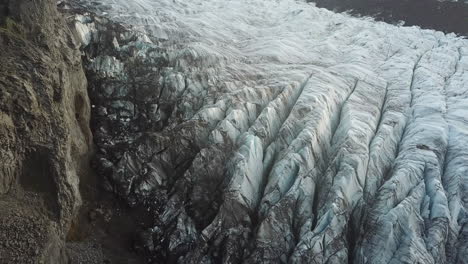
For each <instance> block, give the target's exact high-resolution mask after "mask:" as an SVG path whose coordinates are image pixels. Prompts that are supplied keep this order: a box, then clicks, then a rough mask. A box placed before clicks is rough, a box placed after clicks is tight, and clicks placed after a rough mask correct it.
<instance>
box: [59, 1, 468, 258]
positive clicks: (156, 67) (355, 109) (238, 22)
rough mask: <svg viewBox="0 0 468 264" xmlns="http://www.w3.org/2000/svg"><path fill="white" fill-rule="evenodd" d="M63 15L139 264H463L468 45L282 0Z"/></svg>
mask: <svg viewBox="0 0 468 264" xmlns="http://www.w3.org/2000/svg"><path fill="white" fill-rule="evenodd" d="M77 6H78V7H80V8H78V9H77ZM64 8H65V9H67V8H68V10H69V12H72V13H73V12H76V10H81V11H80V15H78V16H75V17H74V18H73V19H74V23H75V28H76V31H77V32H79V35H80V36H81V37H80V38H81V42H82V48H83V50H84V52H85V54H86V55H85V56H86V58H85V68H86V71H87V75H88V77H89V82H90V96H91V100H92V104H93V105H94V108H93V121H92V130H93V131H94V135H95V139H96V144H97V151H98V155H97V158H96V160H95V161H96V167H97V170H98V172H99V174H100V175H101V176H103V177H105V178H106V179H107V181H108V184H107V188H108V189H110V190H113V191H114V192H115V193H117V194H119V195H120V197H122V198H123V199H125V200H126V201H127V203H128V204H129V205H130V206H143V207H145V208H147V211H148V212H149V213H150V215H151V221H150V223H147V224H146V225H143V226H139V227H138V228H135V229H136V230H137V229H138V230H139V231H138V232H139V234H140V242H139V243H140V245H139V247H140V248H142V249H143V252H142V253H145V254H147V255H148V261H150V262H154V263H160V262H169V263H172V262H178V263H286V262H288V263H309V262H312V263H347V262H353V263H389V262H390V263H402V262H403V263H465V262H466V261H467V258H466V256H468V241H467V240H468V236H467V234H468V229H467V228H468V225H467V214H466V213H467V212H466V208H467V206H468V204H467V202H468V200H467V199H468V196H467V195H468V192H467V183H468V181H467V180H468V179H467V177H466V175H467V168H468V167H467V166H468V149H467V147H466V146H467V143H468V133H467V131H468V119H467V116H468V108H467V106H468V93H467V91H468V41H467V40H464V39H461V38H457V37H456V36H455V35H453V34H449V35H444V34H443V33H441V32H436V31H432V30H421V29H419V28H417V27H397V26H392V25H388V24H384V23H378V22H374V21H371V20H369V19H355V18H351V17H349V16H348V15H341V14H334V13H332V12H329V11H326V10H323V9H318V8H315V7H314V6H313V5H310V4H306V3H303V2H296V1H291V0H283V1H264V0H250V1H247V0H235V1H215V0H211V1H210V0H209V1H206V0H204V1H201V0H200V1H190V2H181V1H173V0H159V1H149V0H138V1H131V2H129V1H117V0H103V1H100V2H99V3H96V2H91V1H89V2H88V1H78V2H76V1H74V4H72V5H71V6H67V5H65V6H64ZM73 10H75V11H73ZM83 10H86V11H92V12H94V13H95V14H90V13H86V12H83Z"/></svg>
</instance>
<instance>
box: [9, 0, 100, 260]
mask: <svg viewBox="0 0 468 264" xmlns="http://www.w3.org/2000/svg"><path fill="white" fill-rule="evenodd" d="M0 18H1V19H0V20H1V21H0V23H1V25H0V51H1V52H0V161H1V162H0V263H64V261H65V260H66V257H65V252H64V243H65V242H64V241H65V237H66V235H67V233H68V231H69V229H70V226H71V223H72V220H73V219H74V217H75V216H76V214H77V211H78V208H79V207H80V205H81V198H80V191H79V182H80V179H82V178H84V177H86V175H89V169H88V167H89V166H88V164H89V156H90V154H89V153H90V147H91V142H92V137H91V132H90V129H89V125H88V124H89V118H90V107H89V99H88V92H87V82H86V78H85V74H84V72H83V69H82V64H81V54H80V52H79V50H78V49H77V47H78V43H77V42H76V41H75V40H74V38H73V36H72V33H71V31H70V30H69V29H68V27H67V26H66V23H65V20H64V19H63V18H62V16H61V15H59V13H58V12H57V9H56V5H55V2H54V1H48V0H35V1H28V0H15V1H13V0H11V1H10V0H2V1H0Z"/></svg>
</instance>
